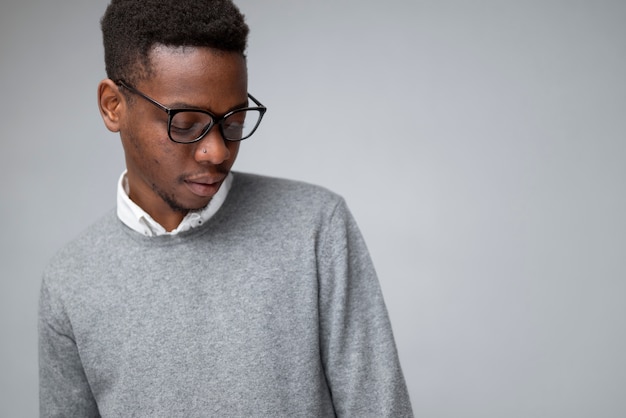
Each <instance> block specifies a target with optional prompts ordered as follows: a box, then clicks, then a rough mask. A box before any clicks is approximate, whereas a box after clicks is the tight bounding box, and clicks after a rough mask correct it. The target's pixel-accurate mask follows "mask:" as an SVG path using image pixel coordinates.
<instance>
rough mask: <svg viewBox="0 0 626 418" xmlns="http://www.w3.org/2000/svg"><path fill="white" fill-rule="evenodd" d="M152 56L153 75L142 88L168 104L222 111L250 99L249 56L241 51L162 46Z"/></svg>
mask: <svg viewBox="0 0 626 418" xmlns="http://www.w3.org/2000/svg"><path fill="white" fill-rule="evenodd" d="M149 59H150V64H151V65H150V67H151V76H150V77H148V78H146V79H145V80H142V81H141V82H140V86H139V88H141V89H144V90H146V91H147V92H150V94H152V95H156V96H157V97H159V98H160V100H162V101H163V103H164V104H166V105H167V104H168V103H170V104H171V103H186V104H188V105H189V106H196V107H200V108H209V109H211V110H212V111H215V112H219V111H222V110H224V109H227V108H229V106H233V105H235V104H238V103H242V102H245V100H246V98H247V91H248V74H247V68H246V59H245V57H244V56H243V55H242V54H240V53H238V52H226V51H219V50H215V49H212V48H207V47H189V46H187V47H170V46H164V45H159V46H156V47H154V48H153V49H152V50H151V51H150V55H149Z"/></svg>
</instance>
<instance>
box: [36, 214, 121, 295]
mask: <svg viewBox="0 0 626 418" xmlns="http://www.w3.org/2000/svg"><path fill="white" fill-rule="evenodd" d="M120 233H121V228H120V225H119V221H118V219H117V216H116V215H115V211H114V210H110V211H108V212H107V213H106V214H105V215H104V216H102V217H101V218H100V219H98V220H97V221H96V222H94V223H93V224H91V225H90V226H89V227H87V228H86V229H85V230H84V231H83V232H81V233H80V234H79V235H78V236H77V237H76V238H74V239H73V240H71V241H70V242H68V243H67V244H66V245H64V246H63V247H61V248H60V249H59V250H58V251H57V252H56V253H55V254H54V255H53V257H52V258H51V259H50V261H49V262H48V264H47V266H46V268H45V270H44V275H43V276H44V281H46V282H49V283H47V285H49V286H51V285H53V283H56V282H63V281H67V280H70V279H71V278H72V276H74V274H75V272H76V273H77V272H79V271H81V270H84V269H85V268H86V266H88V265H90V264H94V263H98V260H100V259H101V258H102V254H103V252H104V250H106V248H107V247H110V246H111V245H112V244H113V243H114V242H115V241H116V235H118V234H120Z"/></svg>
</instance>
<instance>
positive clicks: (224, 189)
mask: <svg viewBox="0 0 626 418" xmlns="http://www.w3.org/2000/svg"><path fill="white" fill-rule="evenodd" d="M232 183H233V173H232V172H231V173H228V175H227V176H226V178H225V179H224V182H223V183H222V185H221V187H220V188H219V190H218V191H217V193H215V195H214V196H213V197H212V198H211V201H210V202H209V204H208V205H207V206H206V207H204V208H203V209H198V210H192V211H189V213H187V215H185V217H184V218H183V220H182V221H181V222H180V224H179V225H178V226H177V227H176V229H174V230H172V231H170V232H168V231H166V230H165V228H163V226H161V224H159V223H158V222H157V221H155V220H154V219H153V218H152V217H151V216H150V215H148V213H147V212H146V211H144V210H143V209H142V208H140V207H139V206H138V205H137V204H136V203H135V202H133V201H132V200H130V197H128V195H129V186H128V178H127V177H126V170H124V172H123V173H122V175H121V176H120V179H119V181H118V183H117V217H118V218H120V220H121V221H122V222H123V223H124V224H125V225H126V226H128V227H129V228H130V229H132V230H134V231H137V232H139V233H140V234H142V235H145V236H148V237H152V236H158V235H175V234H178V233H179V232H183V231H187V230H189V229H191V228H194V227H196V226H200V225H202V224H204V223H205V222H207V221H208V220H209V219H211V217H212V216H213V215H215V213H216V212H217V211H218V210H219V208H220V207H221V206H222V204H223V203H224V200H226V196H227V195H228V192H229V190H230V187H231V185H232Z"/></svg>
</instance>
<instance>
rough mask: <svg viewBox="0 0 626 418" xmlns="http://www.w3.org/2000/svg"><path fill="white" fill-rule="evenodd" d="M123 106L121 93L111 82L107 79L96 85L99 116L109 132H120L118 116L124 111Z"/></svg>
mask: <svg viewBox="0 0 626 418" xmlns="http://www.w3.org/2000/svg"><path fill="white" fill-rule="evenodd" d="M125 104H126V102H125V101H124V98H123V97H122V93H121V92H120V90H119V88H118V86H117V84H115V82H114V81H113V80H111V79H109V78H107V79H104V80H102V81H101V82H100V84H98V107H99V108H100V116H102V120H103V121H104V125H105V126H106V127H107V129H108V130H109V131H111V132H119V131H120V116H121V115H122V113H123V111H124V109H125Z"/></svg>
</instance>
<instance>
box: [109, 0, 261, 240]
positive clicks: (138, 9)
mask: <svg viewBox="0 0 626 418" xmlns="http://www.w3.org/2000/svg"><path fill="white" fill-rule="evenodd" d="M102 31H103V35H104V46H105V61H106V70H107V75H108V77H109V78H108V79H105V80H103V81H102V82H101V83H100V85H99V88H98V104H99V107H100V112H101V115H102V118H103V120H104V123H105V125H106V127H107V128H108V129H109V130H111V131H112V132H119V133H120V138H121V140H122V146H123V147H124V154H125V158H126V168H127V179H128V185H129V189H130V191H129V196H130V198H131V200H133V201H134V202H135V203H137V204H138V205H139V206H140V207H141V208H142V209H144V210H145V211H146V212H148V214H150V215H151V216H152V217H153V218H154V219H155V220H156V221H157V222H159V223H160V224H161V225H163V226H164V227H165V228H166V229H167V230H171V229H173V228H175V227H176V226H177V225H178V223H179V222H180V220H182V218H183V216H184V215H185V214H186V213H187V212H188V211H189V210H194V209H201V208H203V207H204V206H206V205H207V204H208V203H209V201H210V200H211V198H212V197H213V195H214V194H215V193H216V192H217V190H218V189H219V188H220V186H221V184H222V182H223V180H224V179H225V177H226V175H227V174H228V172H229V171H230V169H231V167H232V165H233V163H234V161H235V158H236V156H237V152H238V150H239V142H237V141H229V140H227V139H228V138H224V136H223V134H224V133H226V136H228V135H229V133H231V132H233V131H234V130H235V129H237V126H240V125H241V123H242V122H243V118H240V117H239V116H237V117H236V118H230V117H229V116H228V115H230V114H231V113H230V112H232V111H237V112H236V113H237V115H243V114H244V113H241V112H240V109H242V108H245V107H247V106H253V104H252V103H249V102H248V92H247V88H248V85H247V81H248V78H247V68H246V59H245V56H244V51H245V47H246V37H247V34H248V27H247V26H246V24H245V22H244V19H243V16H242V15H241V13H240V12H239V10H238V9H237V8H236V7H235V6H234V5H233V4H232V3H231V2H230V1H227V0H144V1H137V0H113V1H112V2H111V4H110V6H109V7H108V9H107V11H106V13H105V15H104V17H103V18H102ZM171 109H175V110H174V111H172V110H171ZM190 110H192V111H193V112H190ZM181 111H182V112H183V113H176V112H181ZM203 112H204V113H203ZM174 114H176V115H177V116H176V118H175V119H174V118H173V116H172V115H174ZM181 115H182V117H181ZM194 115H195V116H194ZM203 115H204V116H203ZM206 115H213V120H214V121H215V122H217V121H220V120H222V119H223V118H224V117H227V119H225V120H224V122H222V125H220V126H213V128H211V129H210V130H208V131H202V130H201V131H200V132H201V133H202V135H201V136H200V137H199V138H198V139H197V140H196V141H195V142H192V143H177V142H174V141H176V139H177V138H183V139H187V137H188V136H189V135H186V134H185V135H183V136H180V132H187V131H191V132H197V130H196V128H194V126H196V125H198V124H206V123H207V118H206V117H205V116H206ZM210 119H211V117H209V119H208V120H210ZM229 120H231V121H232V125H231V124H229V123H228V121H229ZM250 120H252V121H253V123H254V120H255V119H253V118H249V117H246V118H245V122H246V123H249V122H250ZM224 125H228V126H224ZM203 126H204V125H203ZM206 126H207V127H208V126H210V125H206ZM177 135H178V136H177ZM191 139H192V140H193V138H191Z"/></svg>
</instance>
